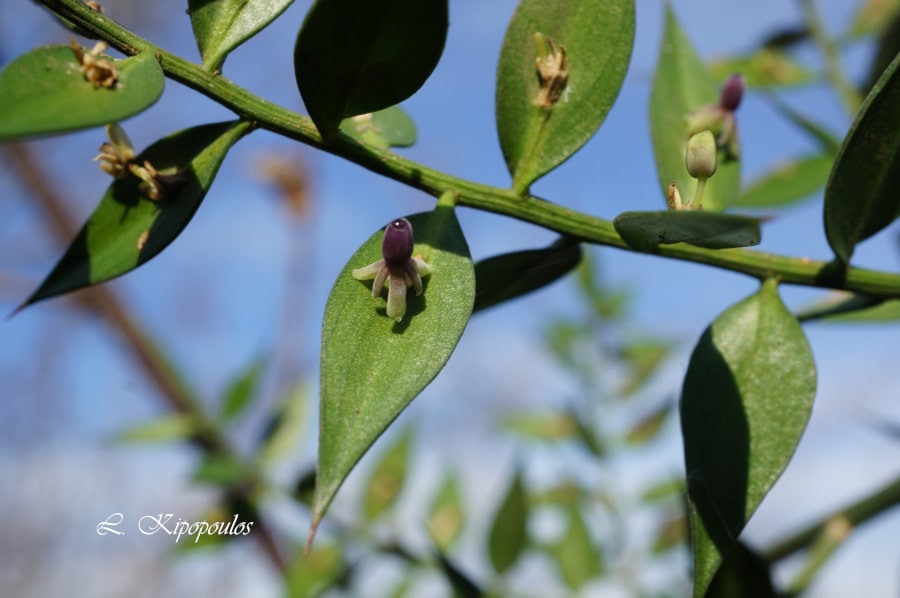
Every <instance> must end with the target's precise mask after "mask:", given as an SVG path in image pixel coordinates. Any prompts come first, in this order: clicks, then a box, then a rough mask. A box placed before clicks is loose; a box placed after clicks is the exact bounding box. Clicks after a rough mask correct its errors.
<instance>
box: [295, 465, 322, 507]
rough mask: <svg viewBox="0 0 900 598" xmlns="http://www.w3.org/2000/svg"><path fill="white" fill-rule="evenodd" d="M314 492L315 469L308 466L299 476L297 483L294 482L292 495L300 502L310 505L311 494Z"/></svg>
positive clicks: (311, 500)
mask: <svg viewBox="0 0 900 598" xmlns="http://www.w3.org/2000/svg"><path fill="white" fill-rule="evenodd" d="M315 493H316V470H315V469H314V468H310V469H309V470H307V471H306V472H305V473H304V474H302V475H301V476H300V478H299V479H298V480H297V483H296V484H294V491H293V497H294V498H295V499H296V500H297V502H299V503H300V504H304V505H306V506H307V507H312V504H313V496H315Z"/></svg>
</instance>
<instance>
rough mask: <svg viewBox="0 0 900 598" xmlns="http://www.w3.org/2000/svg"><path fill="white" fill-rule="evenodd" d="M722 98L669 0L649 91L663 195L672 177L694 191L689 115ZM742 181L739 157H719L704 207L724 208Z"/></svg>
mask: <svg viewBox="0 0 900 598" xmlns="http://www.w3.org/2000/svg"><path fill="white" fill-rule="evenodd" d="M718 101H719V88H718V86H717V85H716V83H715V80H714V79H713V78H712V76H710V74H709V72H708V71H707V70H706V66H705V65H704V63H703V61H702V60H701V59H700V57H699V56H698V55H697V52H696V51H695V50H694V48H693V47H692V46H691V43H690V41H689V40H688V38H687V36H686V35H685V33H684V31H683V30H682V29H681V26H680V25H679V24H678V21H677V20H676V19H675V13H674V12H673V11H672V7H671V6H670V5H668V4H667V5H666V24H665V31H664V33H663V41H662V45H661V46H660V54H659V61H658V62H657V64H656V75H655V76H654V77H653V89H652V91H651V94H650V134H651V137H652V138H653V153H654V156H655V157H656V171H657V174H658V176H659V184H660V187H661V189H662V193H663V195H662V196H663V197H664V198H665V197H667V191H668V188H669V184H670V183H671V182H673V181H674V182H675V185H676V186H677V187H678V189H679V190H680V191H681V192H682V193H686V194H687V193H691V194H692V193H693V189H694V188H695V187H696V185H697V181H696V180H694V179H693V178H692V177H691V175H690V174H688V171H687V169H686V168H685V165H684V153H685V149H686V147H687V141H688V135H687V122H686V119H687V116H688V114H690V113H691V112H692V111H694V110H697V109H698V108H702V107H703V106H706V105H708V104H715V103H718ZM738 120H740V119H738ZM740 184H741V173H740V161H739V160H729V161H726V160H722V159H720V160H719V165H718V169H717V170H716V174H715V176H713V177H711V178H710V179H709V181H708V183H707V185H706V192H705V194H704V199H703V207H704V208H705V209H706V210H708V211H718V210H723V209H724V208H725V207H726V206H728V205H729V204H731V202H732V201H734V199H735V198H737V195H738V192H739V190H740Z"/></svg>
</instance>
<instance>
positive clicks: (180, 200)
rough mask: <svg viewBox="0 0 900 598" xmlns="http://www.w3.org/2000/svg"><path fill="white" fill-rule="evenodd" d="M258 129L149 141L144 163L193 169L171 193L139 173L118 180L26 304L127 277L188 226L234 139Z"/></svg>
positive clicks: (227, 126)
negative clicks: (144, 186)
mask: <svg viewBox="0 0 900 598" xmlns="http://www.w3.org/2000/svg"><path fill="white" fill-rule="evenodd" d="M249 130H250V124H249V123H247V122H244V121H231V122H225V123H217V124H211V125H202V126H199V127H193V128H190V129H186V130H184V131H180V132H178V133H175V134H174V135H171V136H169V137H166V138H164V139H161V140H160V141H158V142H156V143H154V144H153V145H151V146H150V147H148V148H147V149H146V150H145V151H144V152H142V153H141V154H140V155H139V156H138V157H137V158H136V160H135V161H136V163H138V164H143V163H144V161H145V160H146V161H148V162H150V163H151V164H152V165H153V166H154V167H155V168H156V169H157V170H159V171H163V172H166V171H168V170H176V169H178V170H180V169H185V170H184V172H185V180H184V182H182V183H180V184H179V185H178V186H177V187H175V188H174V190H173V193H172V195H171V196H167V197H165V198H163V199H161V200H159V201H152V200H150V199H148V198H147V197H146V194H145V192H144V191H142V190H141V188H140V185H141V183H142V181H141V180H140V179H138V178H137V177H134V176H126V177H124V178H120V179H116V180H115V181H114V182H113V184H112V185H110V187H109V189H108V190H107V191H106V194H105V195H104V196H103V199H101V200H100V205H98V206H97V208H96V209H95V210H94V212H93V214H91V216H90V218H89V219H88V221H87V223H86V224H85V225H84V227H83V228H82V229H81V231H79V233H78V235H77V236H76V237H75V240H74V241H73V242H72V244H71V245H70V246H69V248H68V249H67V250H66V252H65V254H64V255H63V257H62V258H61V259H60V261H59V262H58V263H57V264H56V266H55V267H54V268H53V270H52V271H51V272H50V274H49V275H48V276H47V278H46V279H44V281H43V282H42V283H41V285H40V287H38V289H37V290H36V291H35V292H34V293H33V294H32V295H31V296H30V297H29V298H28V299H27V300H26V301H25V303H24V304H23V307H24V306H27V305H30V304H32V303H35V302H37V301H41V300H43V299H47V298H49V297H53V296H56V295H60V294H62V293H68V292H70V291H74V290H76V289H80V288H83V287H87V286H90V285H93V284H97V283H100V282H104V281H106V280H109V279H111V278H115V277H117V276H121V275H122V274H125V273H126V272H130V271H131V270H133V269H135V268H137V267H138V266H140V265H141V264H143V263H145V262H147V261H148V260H150V259H152V258H153V257H155V256H156V255H158V254H159V253H160V252H161V251H163V250H164V249H165V248H166V247H168V246H169V244H170V243H172V241H174V240H175V239H176V238H177V237H178V235H179V234H181V231H183V230H184V228H185V227H186V226H187V224H188V222H190V220H191V218H192V217H193V216H194V214H195V213H196V211H197V208H199V206H200V203H201V202H202V201H203V198H204V197H205V196H206V192H207V190H208V189H209V187H210V186H211V185H212V182H213V179H214V178H215V176H216V173H217V172H218V170H219V166H220V165H221V164H222V161H223V160H224V159H225V155H226V154H227V152H228V150H229V149H230V148H231V146H232V145H234V144H235V143H237V141H238V140H239V139H240V138H241V137H242V136H243V135H245V134H246V133H247V132H248V131H249Z"/></svg>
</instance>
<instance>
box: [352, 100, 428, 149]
mask: <svg viewBox="0 0 900 598" xmlns="http://www.w3.org/2000/svg"><path fill="white" fill-rule="evenodd" d="M340 129H341V132H342V133H344V134H345V135H348V136H350V137H353V138H354V139H357V140H359V141H361V142H362V143H366V144H368V145H374V146H375V147H378V148H381V149H388V148H391V147H409V146H411V145H412V144H414V143H415V142H416V123H414V122H413V120H412V119H411V118H410V117H409V115H408V114H407V113H406V111H405V110H403V108H401V107H400V106H391V107H390V108H385V109H384V110H379V111H378V112H369V113H368V114H359V115H357V116H352V117H350V118H347V119H344V120H342V121H341V126H340Z"/></svg>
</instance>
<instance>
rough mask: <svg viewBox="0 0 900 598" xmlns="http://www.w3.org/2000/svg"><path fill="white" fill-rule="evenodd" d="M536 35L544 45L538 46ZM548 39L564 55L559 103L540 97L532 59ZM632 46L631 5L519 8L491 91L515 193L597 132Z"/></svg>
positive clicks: (611, 0) (570, 0)
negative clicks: (564, 74)
mask: <svg viewBox="0 0 900 598" xmlns="http://www.w3.org/2000/svg"><path fill="white" fill-rule="evenodd" d="M536 34H541V35H542V36H543V40H544V41H543V42H540V41H537V42H536V40H535V35H536ZM547 40H552V41H553V44H554V45H555V46H556V48H557V49H558V52H561V53H562V52H564V61H565V67H561V70H565V71H567V73H568V79H567V81H566V82H564V88H563V89H562V90H560V92H561V95H559V97H558V98H557V99H556V100H547V99H544V100H540V99H539V96H540V95H541V76H540V75H539V73H538V70H537V66H536V63H535V60H536V58H538V57H539V56H540V53H539V52H541V51H544V52H546V51H547V48H542V49H541V50H539V49H538V47H537V46H543V45H544V44H546V43H547ZM633 41H634V0H605V1H604V0H563V1H560V2H543V1H542V0H523V1H522V2H520V3H519V6H518V8H517V9H516V12H515V14H514V15H513V18H512V21H510V24H509V28H508V29H507V31H506V37H505V38H504V40H503V48H502V49H501V51H500V62H499V65H498V67H497V92H496V115H497V132H498V134H499V136H500V147H501V148H502V150H503V156H504V158H505V159H506V165H507V167H508V168H509V172H510V174H512V176H513V188H514V189H516V191H518V192H519V193H522V194H524V193H525V192H527V190H528V187H529V186H530V185H531V183H533V182H534V181H535V180H537V179H538V178H540V177H541V176H543V175H545V174H547V173H548V172H549V171H551V170H553V169H554V168H556V167H557V166H559V165H560V164H561V163H562V162H564V161H565V160H566V159H568V158H569V157H571V156H572V154H574V153H575V152H576V151H578V149H579V148H580V147H581V146H582V145H584V144H585V142H586V141H587V140H588V139H590V138H591V136H592V135H593V134H594V133H595V132H596V131H597V129H598V128H600V125H601V124H602V123H603V120H604V118H606V114H607V113H608V112H609V109H610V108H611V107H612V104H613V102H614V101H615V99H616V97H617V96H618V95H619V89H620V88H621V87H622V82H623V81H624V79H625V71H626V70H627V68H628V61H629V59H630V56H631V46H632V43H633ZM561 48H564V50H563V49H561ZM560 79H564V77H562V75H560ZM545 94H546V92H545ZM550 95H552V94H550ZM541 104H543V105H541Z"/></svg>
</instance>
